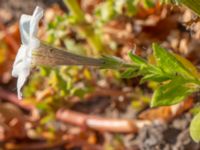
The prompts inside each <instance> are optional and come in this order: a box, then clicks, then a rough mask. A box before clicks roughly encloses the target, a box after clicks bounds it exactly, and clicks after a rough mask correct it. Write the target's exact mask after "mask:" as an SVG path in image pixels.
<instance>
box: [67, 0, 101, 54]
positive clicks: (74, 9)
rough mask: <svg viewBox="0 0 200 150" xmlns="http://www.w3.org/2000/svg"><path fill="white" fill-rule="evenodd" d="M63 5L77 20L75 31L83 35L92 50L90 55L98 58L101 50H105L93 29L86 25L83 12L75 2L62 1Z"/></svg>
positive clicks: (74, 0) (70, 0)
mask: <svg viewBox="0 0 200 150" xmlns="http://www.w3.org/2000/svg"><path fill="white" fill-rule="evenodd" d="M64 3H65V4H66V6H67V7H68V8H69V10H70V12H71V13H72V15H73V16H75V18H76V19H77V23H78V25H77V30H78V32H79V34H81V35H83V36H84V37H85V38H86V40H87V42H88V44H89V45H90V46H91V48H92V50H93V51H92V54H93V55H96V56H98V55H99V53H100V52H102V50H104V49H105V47H104V45H103V43H102V41H101V38H100V37H101V36H99V35H97V34H96V33H95V31H94V28H93V27H92V26H91V25H89V24H88V23H87V21H86V20H85V17H84V12H83V11H82V10H81V8H80V6H79V4H78V2H77V0H64Z"/></svg>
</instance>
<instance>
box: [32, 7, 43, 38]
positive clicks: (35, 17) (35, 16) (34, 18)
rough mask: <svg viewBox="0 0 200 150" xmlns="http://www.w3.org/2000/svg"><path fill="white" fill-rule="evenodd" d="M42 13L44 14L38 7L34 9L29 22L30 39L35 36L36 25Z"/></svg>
mask: <svg viewBox="0 0 200 150" xmlns="http://www.w3.org/2000/svg"><path fill="white" fill-rule="evenodd" d="M43 13H44V12H43V9H42V8H40V7H38V6H37V7H36V8H35V10H34V12H33V15H32V18H31V21H30V36H31V37H36V36H37V31H38V25H39V22H40V19H41V18H42V16H43Z"/></svg>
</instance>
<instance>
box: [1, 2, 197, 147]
mask: <svg viewBox="0 0 200 150" xmlns="http://www.w3.org/2000/svg"><path fill="white" fill-rule="evenodd" d="M36 6H40V7H42V8H43V9H44V11H45V14H44V17H43V19H42V21H41V22H40V26H39V33H38V38H39V39H40V40H41V41H44V42H46V43H48V44H50V45H52V46H57V47H61V48H64V49H65V50H67V51H70V52H72V53H75V54H79V55H83V56H90V57H97V58H98V57H100V56H103V55H112V56H117V57H120V58H122V59H124V60H125V61H127V62H129V61H130V60H129V58H128V56H127V53H128V52H130V51H131V50H133V49H134V50H135V53H136V54H137V55H139V56H141V57H143V58H145V59H147V60H148V61H149V62H152V61H154V60H153V59H152V50H151V44H152V43H153V42H158V43H160V44H161V45H162V46H164V47H166V48H168V49H171V50H173V51H174V52H176V53H178V54H180V55H182V56H184V57H186V58H187V59H188V60H190V61H191V62H192V63H193V64H194V65H196V66H197V67H198V66H199V63H200V61H199V60H200V59H199V58H200V53H199V50H198V49H197V48H199V46H200V42H199V38H200V30H199V29H200V23H199V18H198V17H197V16H196V15H195V14H193V13H192V12H191V11H190V10H188V9H185V8H184V7H182V6H175V5H162V4H161V3H160V1H157V0H141V1H139V0H65V1H63V0H26V1H25V0H0V103H1V104H0V149H2V150H3V149H8V150H32V149H34V150H37V149H38V150H44V149H48V150H51V149H52V150H65V149H67V150H172V149H173V150H183V149H184V150H191V149H192V150H199V149H200V145H199V144H197V143H194V142H193V141H192V140H191V138H190V136H189V131H188V126H189V123H190V121H191V118H192V116H193V114H196V113H197V111H198V109H199V104H198V102H196V100H197V99H198V98H199V95H198V94H195V95H193V96H191V97H188V98H187V99H186V100H185V101H184V102H183V103H181V104H179V105H176V106H166V107H159V108H154V109H152V108H149V102H150V100H151V96H152V92H153V90H154V89H155V88H156V87H157V83H155V82H148V83H143V84H140V82H139V81H140V77H137V78H134V79H121V78H120V72H119V71H115V70H99V69H98V68H91V67H84V66H62V67H45V66H36V67H33V68H32V71H31V76H30V77H29V79H28V81H27V82H26V85H25V86H24V88H23V100H18V99H17V96H16V78H13V77H12V76H11V70H12V65H13V61H14V59H15V55H16V54H17V52H18V48H19V47H20V44H21V40H20V34H19V19H20V16H21V15H22V14H29V15H31V14H32V13H33V11H34V9H35V7H36Z"/></svg>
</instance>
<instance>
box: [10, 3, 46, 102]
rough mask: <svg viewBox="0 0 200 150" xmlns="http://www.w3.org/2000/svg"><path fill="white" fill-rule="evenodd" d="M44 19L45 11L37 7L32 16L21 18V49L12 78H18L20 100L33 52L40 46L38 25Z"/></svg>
mask: <svg viewBox="0 0 200 150" xmlns="http://www.w3.org/2000/svg"><path fill="white" fill-rule="evenodd" d="M42 17H43V9H42V8H40V7H36V8H35V11H34V13H33V15H32V16H30V15H24V14H23V15H22V16H21V18H20V34H21V41H22V44H21V47H20V48H19V51H18V54H17V56H16V58H15V62H14V65H13V70H12V76H14V77H16V78H18V80H17V93H18V98H19V99H21V98H22V93H21V89H22V87H23V85H24V83H25V81H26V79H27V77H28V76H29V74H30V69H31V58H32V51H33V50H35V49H37V48H38V47H39V46H40V41H39V40H38V39H37V37H36V36H37V31H38V24H39V21H40V19H41V18H42Z"/></svg>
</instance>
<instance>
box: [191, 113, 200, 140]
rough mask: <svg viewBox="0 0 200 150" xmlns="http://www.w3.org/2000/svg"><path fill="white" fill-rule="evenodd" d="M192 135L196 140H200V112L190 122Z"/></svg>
mask: <svg viewBox="0 0 200 150" xmlns="http://www.w3.org/2000/svg"><path fill="white" fill-rule="evenodd" d="M190 135H191V137H192V139H193V140H194V141H195V142H199V141H200V113H198V114H197V115H196V116H195V117H194V118H193V120H192V122H191V124H190Z"/></svg>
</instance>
